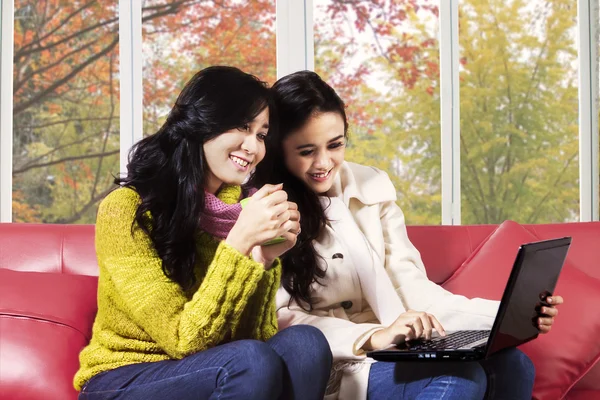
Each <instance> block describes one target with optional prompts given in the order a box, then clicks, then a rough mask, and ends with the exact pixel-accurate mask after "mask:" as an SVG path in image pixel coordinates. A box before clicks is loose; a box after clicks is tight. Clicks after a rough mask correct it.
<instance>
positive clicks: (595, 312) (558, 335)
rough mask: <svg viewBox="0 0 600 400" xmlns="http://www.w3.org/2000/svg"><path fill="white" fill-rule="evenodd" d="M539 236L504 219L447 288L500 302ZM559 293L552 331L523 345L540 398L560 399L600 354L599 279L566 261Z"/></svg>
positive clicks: (537, 396)
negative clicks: (520, 255) (522, 252)
mask: <svg viewBox="0 0 600 400" xmlns="http://www.w3.org/2000/svg"><path fill="white" fill-rule="evenodd" d="M537 240H539V239H538V238H537V237H536V236H534V235H533V234H532V233H531V232H529V231H528V230H526V229H525V228H523V227H522V226H521V225H519V224H517V223H516V222H513V221H506V222H504V223H503V224H501V225H500V226H499V227H498V229H496V231H495V232H494V233H493V234H492V235H490V237H489V238H488V240H487V241H485V242H484V243H482V244H481V246H479V248H478V249H477V250H476V251H475V252H474V253H473V255H472V256H471V257H470V258H469V259H467V260H466V261H465V263H464V264H463V265H462V266H461V267H460V268H459V269H458V270H457V271H456V273H455V274H454V275H453V276H452V277H451V278H450V279H449V280H448V281H447V282H446V284H445V285H444V287H445V288H446V289H448V290H450V291H452V292H454V293H458V294H463V295H465V296H468V297H484V298H492V299H496V300H499V299H500V298H501V297H502V293H503V292H504V287H505V285H506V282H507V280H508V277H509V275H510V270H511V268H512V265H513V263H514V260H515V258H516V254H517V250H518V248H519V246H520V245H521V244H523V243H527V242H534V241H537ZM555 294H558V295H561V296H563V298H564V299H565V303H564V304H563V305H561V306H559V316H558V317H557V318H556V320H555V322H554V325H553V327H552V330H551V332H550V333H548V334H546V335H540V336H539V337H538V338H537V339H536V340H533V341H531V342H529V343H526V344H524V345H522V346H521V347H520V348H521V349H522V350H523V351H524V352H525V353H527V354H528V355H529V357H530V358H531V359H532V360H533V362H534V364H535V367H536V382H535V387H534V398H536V399H552V400H554V399H561V398H562V397H563V396H564V395H565V394H566V393H567V392H568V390H569V389H570V388H571V387H572V386H573V385H574V384H575V383H576V382H577V381H578V380H579V379H581V378H582V376H583V375H584V374H585V373H586V372H587V371H588V370H589V369H590V368H591V367H592V366H593V365H594V364H595V363H596V362H597V361H598V357H599V356H600V341H598V340H597V339H596V338H595V335H592V334H590V333H591V332H598V331H600V308H598V307H597V304H600V281H598V280H597V279H594V278H591V277H590V276H589V275H587V274H585V273H583V272H581V271H580V270H578V269H577V268H575V267H573V266H571V265H569V262H568V261H567V262H566V263H565V266H564V267H563V270H562V273H561V276H560V278H559V280H558V284H557V286H556V290H555ZM549 349H552V351H549Z"/></svg>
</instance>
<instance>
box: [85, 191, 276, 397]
mask: <svg viewBox="0 0 600 400" xmlns="http://www.w3.org/2000/svg"><path fill="white" fill-rule="evenodd" d="M240 192H241V189H240V188H239V186H235V187H234V186H229V187H225V188H224V189H223V190H222V191H221V192H220V193H219V195H218V197H219V198H221V199H222V200H223V201H224V202H226V203H229V204H232V203H234V202H236V201H237V199H239V195H240ZM139 203H140V197H139V195H138V194H137V193H136V192H135V191H134V190H131V189H128V188H120V189H117V190H115V191H113V192H112V193H111V194H109V195H108V196H107V197H106V198H105V199H104V200H103V201H102V203H101V204H100V207H99V209H98V216H97V219H96V255H97V257H98V265H99V267H100V272H99V278H98V314H97V315H96V319H95V321H94V326H93V333H92V339H91V341H90V343H89V345H88V346H87V347H85V348H84V349H83V350H82V351H81V354H80V355H79V361H80V368H79V371H77V373H76V374H75V378H74V386H75V388H76V389H77V390H81V387H82V386H83V385H84V384H85V382H86V381H87V380H89V379H90V378H91V377H93V376H94V375H96V374H98V373H100V372H103V371H108V370H111V369H114V368H117V367H121V366H124V365H129V364H134V363H141V362H154V361H162V360H168V359H181V358H183V357H186V356H188V355H190V354H193V353H196V352H199V351H202V350H205V349H208V348H211V347H214V346H216V345H218V344H221V343H224V342H227V341H232V340H239V339H258V340H262V341H265V340H267V339H269V338H270V337H271V336H273V335H274V334H275V333H276V332H277V317H276V315H275V293H276V291H277V288H278V286H279V280H280V276H281V266H280V264H279V261H277V264H276V265H274V266H273V268H271V269H270V270H268V271H265V270H264V267H263V265H262V264H260V263H258V262H255V261H253V260H252V259H250V258H249V257H246V256H244V255H242V254H241V253H239V252H238V251H237V250H235V249H234V248H232V247H230V246H228V245H227V244H225V243H224V242H220V241H218V240H216V239H215V238H213V237H212V236H210V235H208V234H207V233H203V232H201V233H200V234H199V235H198V240H197V246H196V248H197V252H198V255H199V257H198V258H199V260H198V261H199V262H198V263H197V264H196V269H195V274H196V278H197V281H198V283H197V284H196V286H195V287H194V288H192V290H190V291H188V292H184V291H183V290H182V289H181V288H180V286H179V285H178V284H177V283H175V282H173V281H171V280H170V279H168V278H167V277H166V276H165V275H164V273H163V271H162V268H161V265H162V262H161V259H160V258H159V257H158V255H157V253H156V251H155V250H154V247H153V246H152V243H151V241H150V239H149V237H148V236H147V235H146V234H145V233H143V231H141V230H140V229H134V233H133V235H132V233H131V226H132V222H133V220H134V216H135V211H136V208H137V206H138V205H139ZM190 218H192V217H190ZM136 227H137V225H136Z"/></svg>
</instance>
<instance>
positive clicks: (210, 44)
mask: <svg viewBox="0 0 600 400" xmlns="http://www.w3.org/2000/svg"><path fill="white" fill-rule="evenodd" d="M175 4H176V5H175ZM142 13H143V14H142V15H143V25H142V26H143V53H144V56H143V69H144V70H143V76H144V135H145V136H146V135H149V134H152V133H154V132H156V131H157V130H158V128H160V126H161V125H162V123H163V122H164V120H165V118H166V116H167V114H168V112H169V110H170V109H171V106H172V105H173V103H174V102H175V99H176V98H177V95H178V94H179V92H180V91H181V89H183V86H184V84H185V83H186V82H187V80H188V79H190V78H191V77H192V75H193V74H194V73H195V72H197V71H198V70H200V69H202V68H205V67H208V66H211V65H231V66H234V67H237V68H240V69H241V70H243V71H245V72H248V73H251V74H254V75H256V76H257V77H259V78H260V79H262V80H263V81H266V82H268V83H269V84H273V83H274V82H275V79H276V53H275V2H274V1H273V0H247V1H241V0H223V1H203V2H198V1H195V0H194V1H190V0H188V1H174V0H145V1H144V2H143V9H142Z"/></svg>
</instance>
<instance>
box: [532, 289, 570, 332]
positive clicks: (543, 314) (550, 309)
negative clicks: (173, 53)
mask: <svg viewBox="0 0 600 400" xmlns="http://www.w3.org/2000/svg"><path fill="white" fill-rule="evenodd" d="M546 302H547V303H548V304H549V306H542V307H541V308H540V311H539V317H538V319H537V323H538V325H537V327H538V329H539V331H540V333H548V332H550V329H552V324H553V323H554V318H555V317H556V316H557V315H558V309H557V308H556V306H558V305H561V304H562V303H564V300H563V298H562V297H561V296H548V297H547V298H546Z"/></svg>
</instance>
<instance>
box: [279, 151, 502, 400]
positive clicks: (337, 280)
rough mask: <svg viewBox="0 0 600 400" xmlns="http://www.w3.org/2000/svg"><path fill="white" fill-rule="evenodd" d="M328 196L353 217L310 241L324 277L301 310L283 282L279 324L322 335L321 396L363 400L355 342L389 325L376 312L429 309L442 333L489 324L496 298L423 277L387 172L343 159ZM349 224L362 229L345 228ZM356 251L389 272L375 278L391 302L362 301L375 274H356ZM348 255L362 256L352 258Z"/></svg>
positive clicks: (363, 365) (363, 360) (366, 362)
mask: <svg viewBox="0 0 600 400" xmlns="http://www.w3.org/2000/svg"><path fill="white" fill-rule="evenodd" d="M328 196H329V197H330V199H331V204H330V205H329V207H328V209H326V213H327V214H328V216H331V215H335V216H336V218H340V216H341V215H342V216H343V215H344V214H345V215H347V216H348V218H347V219H353V221H345V222H346V224H345V225H343V226H344V229H337V230H336V229H335V227H336V223H337V222H332V223H331V224H329V225H328V226H327V228H326V232H324V233H323V234H322V235H321V236H320V237H319V239H318V240H317V241H316V242H315V249H316V250H317V251H318V252H319V254H320V255H321V256H322V257H323V259H324V263H325V264H326V265H322V268H325V269H326V275H325V278H324V279H323V280H322V283H324V286H320V285H318V284H313V286H312V288H311V289H312V290H313V292H312V293H313V299H314V300H315V304H313V310H312V311H310V312H307V311H305V310H303V309H302V308H301V307H300V306H298V304H297V303H295V302H290V296H289V294H288V293H287V292H286V291H285V290H284V289H283V288H280V289H279V291H278V293H277V318H278V323H279V329H284V328H286V327H288V326H290V325H295V324H309V325H313V326H315V327H317V328H319V329H320V330H321V331H322V332H323V333H324V334H325V336H326V338H327V340H328V342H329V345H330V346H331V350H332V353H333V358H334V369H333V370H332V378H333V379H332V380H330V387H328V393H329V394H328V395H327V396H326V398H327V399H335V398H339V399H341V400H350V399H352V400H360V399H366V398H367V386H368V378H369V368H370V364H371V363H372V362H374V361H373V360H372V359H369V358H367V357H366V356H365V352H364V350H362V349H361V347H362V345H363V344H364V343H365V342H366V341H367V340H368V339H369V337H370V336H371V335H372V334H373V333H374V332H376V331H377V330H379V329H383V328H384V327H385V326H387V325H389V323H390V318H389V317H385V318H382V319H387V320H388V321H386V322H387V324H385V325H382V324H381V323H380V322H379V320H378V318H377V316H382V315H387V316H390V315H391V316H394V317H395V316H397V315H400V314H401V313H402V312H404V311H405V309H412V310H416V311H425V312H428V313H430V314H432V315H434V316H435V317H436V318H437V319H438V320H439V321H440V322H441V324H442V326H444V328H445V329H446V330H447V331H449V330H457V329H491V326H492V324H493V321H494V318H495V316H496V313H497V311H498V305H499V303H498V302H497V301H491V300H484V299H478V298H476V299H468V298H466V297H464V296H459V295H454V294H452V293H450V292H448V291H446V290H445V289H443V288H442V287H441V286H439V285H437V284H436V283H434V282H432V281H430V280H429V279H428V278H427V275H426V272H425V267H424V265H423V262H422V261H421V257H420V254H419V252H418V250H417V249H416V248H415V247H414V246H413V245H412V243H411V242H410V241H409V239H408V236H407V234H406V226H405V222H404V215H403V213H402V211H401V210H400V208H399V207H398V205H396V191H395V188H394V186H393V184H392V182H391V180H390V179H389V177H388V176H387V174H386V173H385V172H383V171H381V170H378V169H376V168H372V167H366V166H362V165H358V164H354V163H350V162H344V164H343V165H342V167H341V169H340V171H339V173H338V175H337V176H336V178H335V181H334V184H333V186H332V188H331V189H330V191H329V192H328ZM336 207H338V209H337V210H336ZM339 207H344V208H345V210H339ZM340 211H343V212H341V213H340ZM348 211H349V213H348ZM350 216H351V217H350ZM338 222H339V221H338ZM348 223H350V224H351V226H353V227H354V229H355V230H356V228H358V230H360V232H358V231H356V232H354V233H353V234H349V233H348V231H349V230H348V229H347V227H348ZM357 238H360V239H357ZM365 239H366V240H365ZM367 243H368V244H367ZM357 252H361V253H371V254H368V259H369V260H374V263H373V267H374V268H376V269H378V270H379V271H383V270H384V271H385V272H387V274H385V273H382V274H379V276H378V278H377V280H380V279H382V278H381V277H382V276H383V277H384V278H383V279H386V280H387V279H389V283H391V285H389V283H388V282H386V283H388V285H389V286H390V287H392V286H393V289H391V293H389V292H388V293H387V295H388V296H389V297H390V298H391V297H394V294H397V296H398V297H397V298H395V299H394V301H372V302H373V303H375V304H368V302H367V301H366V299H367V298H373V294H372V293H371V294H370V296H369V295H368V293H365V290H366V288H369V287H371V288H373V287H374V285H375V283H374V282H371V281H373V280H375V278H370V277H372V276H374V275H376V274H373V273H371V272H372V271H371V270H369V273H365V272H364V271H363V273H362V274H361V273H360V271H357V266H358V268H362V267H364V265H363V264H364V262H363V261H364V260H365V258H364V257H363V256H365V254H358V253H357ZM353 258H354V259H360V262H356V263H355V262H354V261H353ZM382 260H384V262H382ZM383 264H384V265H383ZM384 268H385V269H384ZM361 278H362V280H363V281H362V282H361ZM379 283H381V282H378V285H377V287H380V285H379ZM384 286H385V285H384ZM394 289H395V293H394ZM379 292H382V291H379ZM383 292H384V293H385V290H383ZM398 300H400V301H398ZM288 304H289V307H288ZM391 307H393V309H390V308H391ZM340 377H341V382H340V380H339V378H340ZM336 378H337V379H336ZM336 380H337V384H336ZM331 389H333V391H332V390H331Z"/></svg>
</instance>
